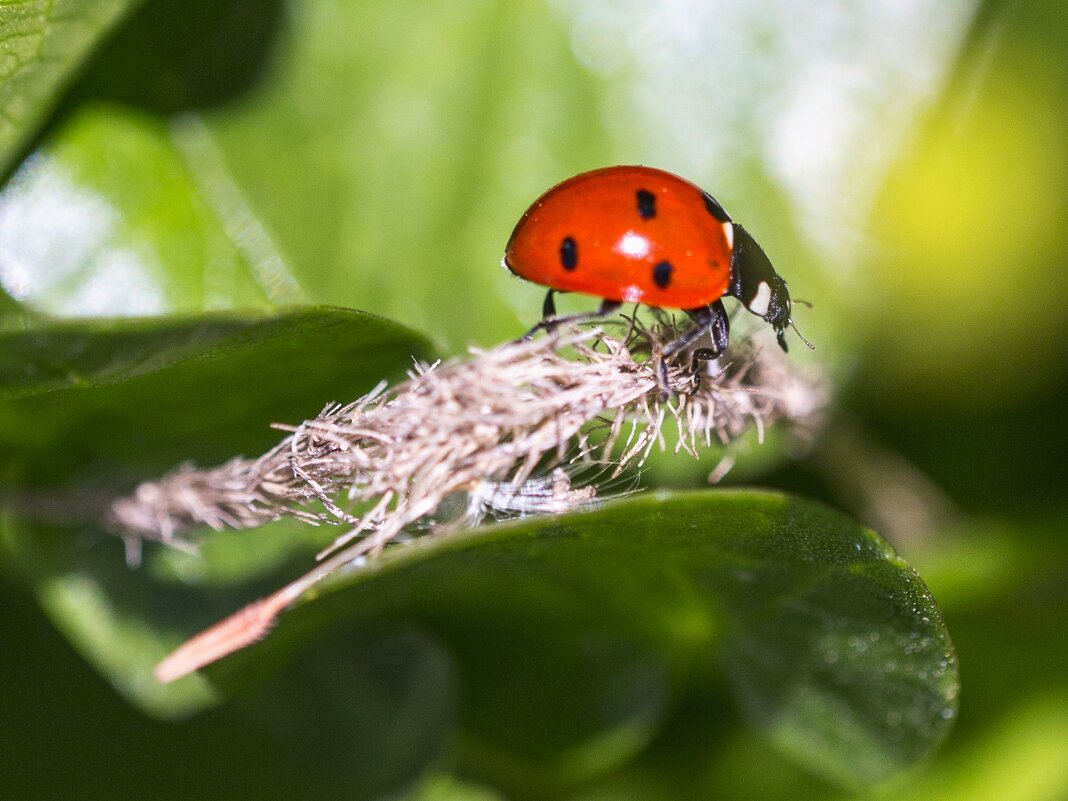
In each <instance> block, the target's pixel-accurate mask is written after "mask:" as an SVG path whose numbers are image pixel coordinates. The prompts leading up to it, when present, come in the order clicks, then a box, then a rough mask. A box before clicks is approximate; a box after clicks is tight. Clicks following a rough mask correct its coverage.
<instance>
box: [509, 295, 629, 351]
mask: <svg viewBox="0 0 1068 801" xmlns="http://www.w3.org/2000/svg"><path fill="white" fill-rule="evenodd" d="M552 293H553V290H549V295H548V296H547V297H546V298H545V307H546V310H548V308H549V306H550V305H551V306H552V309H551V310H552V311H555V310H556V304H554V303H553V302H552ZM622 305H623V304H622V302H620V301H618V300H605V301H602V302H601V306H600V308H598V309H597V311H595V312H583V313H582V314H568V315H565V316H563V317H556V316H547V317H546V318H545V319H544V320H542V321H541V322H540V323H538V324H537V325H536V326H534V327H533V328H531V329H530V330H529V331H527V332H526V334H524V335H523V339H530V338H531V337H533V336H534V335H535V334H536V333H538V332H539V331H555V330H556V329H557V328H559V327H560V326H562V325H570V324H572V323H584V322H587V321H588V320H596V319H598V318H600V317H608V316H609V315H610V314H615V313H616V312H617V311H619V308H620V307H621V306H622Z"/></svg>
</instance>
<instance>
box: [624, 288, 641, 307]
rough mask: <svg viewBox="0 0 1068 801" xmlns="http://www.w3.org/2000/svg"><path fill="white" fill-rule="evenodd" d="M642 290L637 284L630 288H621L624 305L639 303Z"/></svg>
mask: <svg viewBox="0 0 1068 801" xmlns="http://www.w3.org/2000/svg"><path fill="white" fill-rule="evenodd" d="M644 294H645V293H644V292H642V288H641V287H640V286H638V285H637V284H631V285H630V286H625V287H623V302H624V303H641V300H642V295H644Z"/></svg>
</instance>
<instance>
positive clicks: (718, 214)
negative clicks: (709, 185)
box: [704, 192, 731, 223]
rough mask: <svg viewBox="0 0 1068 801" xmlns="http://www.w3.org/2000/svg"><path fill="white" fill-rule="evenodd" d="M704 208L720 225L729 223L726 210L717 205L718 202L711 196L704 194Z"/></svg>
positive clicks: (729, 219)
mask: <svg viewBox="0 0 1068 801" xmlns="http://www.w3.org/2000/svg"><path fill="white" fill-rule="evenodd" d="M704 197H705V208H706V209H708V213H709V214H711V215H712V216H713V217H715V218H716V219H717V220H719V221H720V222H721V223H729V222H730V221H731V215H729V214H727V210H726V209H725V208H723V207H722V206H721V205H719V201H718V200H716V199H715V198H714V197H712V195H710V194H708V192H705V194H704Z"/></svg>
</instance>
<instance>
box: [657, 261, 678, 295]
mask: <svg viewBox="0 0 1068 801" xmlns="http://www.w3.org/2000/svg"><path fill="white" fill-rule="evenodd" d="M674 271H675V268H674V267H672V266H671V262H670V261H662V262H660V263H659V264H657V265H656V266H655V267H654V268H653V283H654V284H656V285H657V286H658V287H660V288H661V289H667V288H668V285H669V284H670V283H671V274H672V273H673V272H674Z"/></svg>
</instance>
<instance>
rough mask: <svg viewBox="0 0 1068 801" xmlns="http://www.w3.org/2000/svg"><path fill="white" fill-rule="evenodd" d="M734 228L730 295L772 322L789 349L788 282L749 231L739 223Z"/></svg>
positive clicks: (779, 337) (784, 348) (781, 340)
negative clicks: (787, 329) (787, 332)
mask: <svg viewBox="0 0 1068 801" xmlns="http://www.w3.org/2000/svg"><path fill="white" fill-rule="evenodd" d="M731 227H732V228H733V229H734V231H733V233H734V243H733V247H732V249H731V279H730V288H729V289H728V291H727V294H729V295H730V296H732V297H735V298H737V299H738V300H740V301H741V302H742V305H744V306H745V307H746V308H747V309H749V311H751V312H752V313H753V314H755V315H757V316H758V317H760V318H762V319H763V320H766V321H767V322H769V323H771V327H772V328H774V329H775V336H776V338H777V339H778V340H779V345H780V346H781V347H782V349H783V350H786V349H787V348H786V336H785V332H786V327H787V326H789V325H792V324H793V321H792V320H791V319H790V309H791V303H790V290H789V289H788V288H787V286H786V279H784V278H783V277H782V276H781V275H779V274H778V273H777V272H775V268H774V267H772V266H771V260H770V259H768V257H767V255H766V254H765V253H764V251H763V250H762V249H761V247H760V245H758V244H757V243H756V240H755V239H753V237H752V236H750V235H749V232H748V231H746V230H745V229H744V228H743V227H742V226H740V225H739V224H738V223H733V224H732V226H731Z"/></svg>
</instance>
